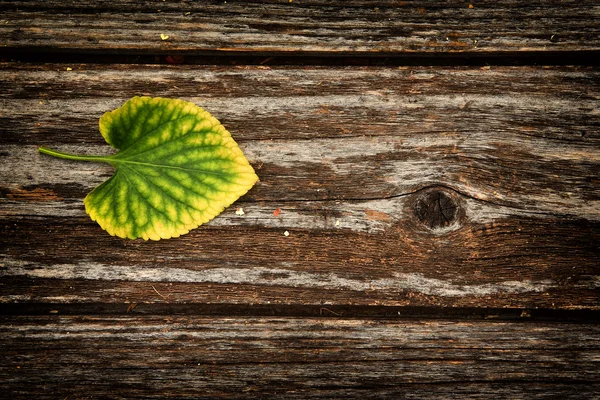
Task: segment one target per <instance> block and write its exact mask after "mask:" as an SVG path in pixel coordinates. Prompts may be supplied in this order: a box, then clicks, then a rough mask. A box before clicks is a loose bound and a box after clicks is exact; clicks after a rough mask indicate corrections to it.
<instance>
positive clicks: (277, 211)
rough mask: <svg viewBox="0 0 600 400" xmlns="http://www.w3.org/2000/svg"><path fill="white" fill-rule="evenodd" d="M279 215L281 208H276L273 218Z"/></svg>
mask: <svg viewBox="0 0 600 400" xmlns="http://www.w3.org/2000/svg"><path fill="white" fill-rule="evenodd" d="M279 214H281V208H277V209H275V211H273V215H274V216H276V217H279Z"/></svg>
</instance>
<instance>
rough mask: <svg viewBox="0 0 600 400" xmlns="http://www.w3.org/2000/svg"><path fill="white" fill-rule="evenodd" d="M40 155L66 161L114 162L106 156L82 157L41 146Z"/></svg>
mask: <svg viewBox="0 0 600 400" xmlns="http://www.w3.org/2000/svg"><path fill="white" fill-rule="evenodd" d="M39 151H40V153H42V154H47V155H49V156H53V157H58V158H64V159H66V160H76V161H93V162H107V163H110V162H111V161H112V160H111V159H110V157H106V156H82V155H77V154H68V153H61V152H60V151H56V150H52V149H49V148H47V147H44V146H41V147H40V148H39Z"/></svg>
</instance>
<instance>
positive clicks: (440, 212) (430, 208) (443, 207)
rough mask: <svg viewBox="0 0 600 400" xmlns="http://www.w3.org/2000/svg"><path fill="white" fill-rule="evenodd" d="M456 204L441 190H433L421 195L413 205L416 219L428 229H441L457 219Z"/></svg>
mask: <svg viewBox="0 0 600 400" xmlns="http://www.w3.org/2000/svg"><path fill="white" fill-rule="evenodd" d="M458 208H459V206H458V202H457V201H456V199H455V198H454V196H453V195H452V194H450V193H447V192H445V191H443V190H439V189H434V190H428V191H426V192H425V193H422V194H421V195H420V196H419V197H418V198H417V201H416V203H415V213H416V214H417V218H418V219H419V221H421V222H422V223H423V224H424V225H425V226H427V227H428V228H429V229H432V230H437V229H443V228H447V227H449V226H451V225H452V224H454V223H455V222H456V221H457V219H458Z"/></svg>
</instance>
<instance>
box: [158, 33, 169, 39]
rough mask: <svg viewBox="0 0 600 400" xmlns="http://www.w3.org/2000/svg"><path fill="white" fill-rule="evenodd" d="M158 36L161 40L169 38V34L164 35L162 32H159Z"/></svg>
mask: <svg viewBox="0 0 600 400" xmlns="http://www.w3.org/2000/svg"><path fill="white" fill-rule="evenodd" d="M160 38H161V40H167V39H168V38H169V35H165V34H164V33H161V34H160Z"/></svg>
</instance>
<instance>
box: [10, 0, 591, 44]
mask: <svg viewBox="0 0 600 400" xmlns="http://www.w3.org/2000/svg"><path fill="white" fill-rule="evenodd" d="M0 14H1V15H2V19H1V22H2V23H1V24H0V44H1V45H2V47H4V48H5V49H22V50H25V51H27V50H28V49H32V48H35V49H37V50H40V49H42V50H49V51H56V50H59V51H72V52H96V53H102V52H107V51H109V52H121V53H129V54H131V53H138V54H139V53H144V52H154V53H157V52H161V53H168V52H188V53H190V52H191V53H202V52H207V51H217V52H222V53H237V54H240V53H248V52H252V53H257V52H261V53H264V54H267V53H272V54H276V53H278V54H286V53H287V54H289V53H293V52H304V53H306V52H310V53H323V54H327V55H329V56H331V55H335V54H348V53H357V52H363V53H365V52H366V53H374V54H393V53H405V54H411V53H431V54H433V53H435V54H449V53H463V52H467V53H473V54H477V53H493V52H527V51H535V52H548V51H580V50H599V49H600V30H599V29H598V24H597V19H598V16H599V15H600V7H599V6H598V4H597V2H595V1H573V0H571V1H529V2H526V3H523V2H516V1H514V0H504V1H497V2H491V3H476V2H473V3H472V4H469V3H468V2H464V3H451V2H450V3H447V2H436V3H432V2H426V1H380V2H377V3H373V2H369V1H345V2H323V1H308V0H303V1H294V2H290V1H288V0H285V1H283V0H282V1H261V2H200V3H198V2H184V3H179V2H176V3H170V2H162V1H154V2H137V1H97V0H94V1H90V0H86V1H57V0H52V1H44V2H31V1H3V2H2V3H1V4H0ZM161 34H162V35H165V36H168V38H166V40H162V38H161ZM165 36H163V37H165Z"/></svg>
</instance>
